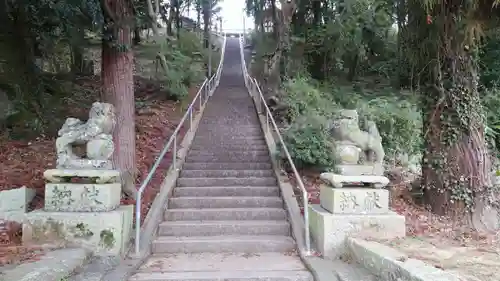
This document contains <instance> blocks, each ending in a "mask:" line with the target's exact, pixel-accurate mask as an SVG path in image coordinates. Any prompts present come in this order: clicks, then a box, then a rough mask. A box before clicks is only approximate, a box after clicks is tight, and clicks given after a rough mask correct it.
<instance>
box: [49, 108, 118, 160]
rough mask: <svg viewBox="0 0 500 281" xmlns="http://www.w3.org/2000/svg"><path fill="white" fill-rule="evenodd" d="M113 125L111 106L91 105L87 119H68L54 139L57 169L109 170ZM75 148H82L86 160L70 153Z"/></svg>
mask: <svg viewBox="0 0 500 281" xmlns="http://www.w3.org/2000/svg"><path fill="white" fill-rule="evenodd" d="M115 125H116V119H115V113H114V108H113V105H111V104H108V103H100V102H95V103H93V104H92V108H91V109H90V113H89V119H88V121H87V122H85V123H84V122H82V121H81V120H79V119H77V118H68V119H66V122H64V125H63V126H62V128H61V129H60V130H59V133H58V134H59V137H58V138H57V140H56V150H57V168H58V169H112V164H111V161H110V159H111V156H112V155H113V151H114V144H113V136H112V132H113V129H114V127H115ZM75 145H86V155H85V156H86V158H81V157H79V156H78V155H76V154H75V153H74V152H73V147H74V146H75Z"/></svg>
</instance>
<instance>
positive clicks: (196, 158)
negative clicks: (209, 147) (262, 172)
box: [186, 153, 271, 163]
mask: <svg viewBox="0 0 500 281" xmlns="http://www.w3.org/2000/svg"><path fill="white" fill-rule="evenodd" d="M270 161H271V157H270V156H269V153H268V154H267V155H245V154H240V155H238V154H221V155H187V156H186V162H222V163H228V162H229V163H230V162H245V163H246V162H258V163H259V162H270Z"/></svg>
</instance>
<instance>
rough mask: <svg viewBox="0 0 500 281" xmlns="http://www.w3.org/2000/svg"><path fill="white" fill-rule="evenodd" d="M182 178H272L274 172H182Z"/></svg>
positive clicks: (269, 170)
mask: <svg viewBox="0 0 500 281" xmlns="http://www.w3.org/2000/svg"><path fill="white" fill-rule="evenodd" d="M180 176H181V177H182V178H203V177H207V178H224V177H231V178H241V177H272V176H274V171H273V170H271V169H268V170H182V171H181V174H180Z"/></svg>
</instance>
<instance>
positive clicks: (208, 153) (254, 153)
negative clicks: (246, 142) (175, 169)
mask: <svg viewBox="0 0 500 281" xmlns="http://www.w3.org/2000/svg"><path fill="white" fill-rule="evenodd" d="M190 156H205V157H209V158H215V157H219V158H220V157H225V156H231V157H235V158H239V157H245V158H248V157H258V156H269V151H267V150H232V151H228V150H226V149H224V148H219V149H214V148H211V149H206V150H193V149H191V150H190V151H189V153H188V156H187V157H190Z"/></svg>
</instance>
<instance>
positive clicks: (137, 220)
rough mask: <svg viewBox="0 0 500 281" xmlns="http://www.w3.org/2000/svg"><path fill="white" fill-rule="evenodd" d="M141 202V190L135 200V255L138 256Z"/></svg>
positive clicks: (139, 249)
mask: <svg viewBox="0 0 500 281" xmlns="http://www.w3.org/2000/svg"><path fill="white" fill-rule="evenodd" d="M141 203H142V192H137V200H136V201H135V255H136V256H139V252H140V251H141V248H140V247H141V245H140V243H141V242H140V241H139V240H140V239H139V237H140V235H141V227H140V226H141Z"/></svg>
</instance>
